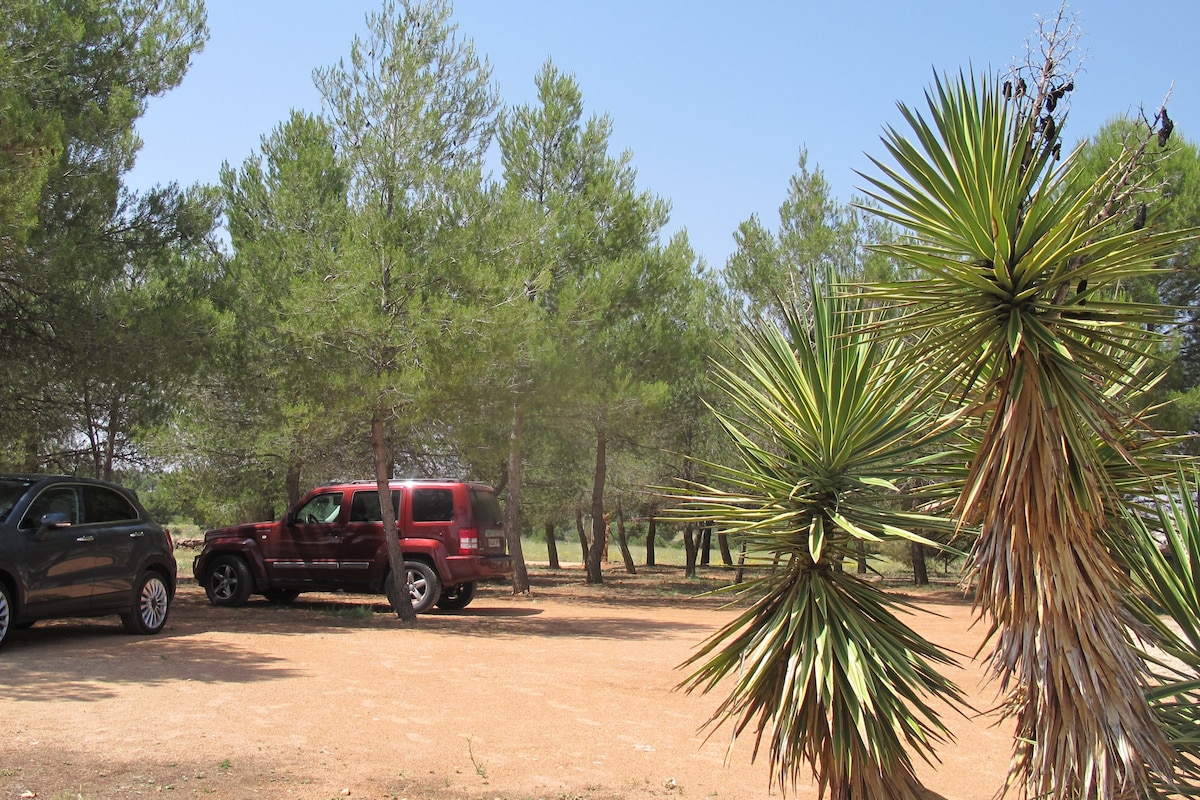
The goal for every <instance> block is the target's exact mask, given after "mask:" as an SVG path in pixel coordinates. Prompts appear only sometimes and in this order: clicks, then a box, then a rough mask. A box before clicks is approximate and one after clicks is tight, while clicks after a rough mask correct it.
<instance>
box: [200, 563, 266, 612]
mask: <svg viewBox="0 0 1200 800" xmlns="http://www.w3.org/2000/svg"><path fill="white" fill-rule="evenodd" d="M253 589H254V577H253V576H252V575H251V574H250V567H249V566H248V565H247V564H246V561H245V559H243V558H242V557H241V556H217V558H215V559H214V560H213V563H212V567H210V568H209V570H208V574H207V575H206V576H204V593H205V594H206V595H208V602H210V603H212V604H213V605H214V606H230V607H235V606H244V605H245V604H246V601H247V600H249V599H250V592H251V591H253Z"/></svg>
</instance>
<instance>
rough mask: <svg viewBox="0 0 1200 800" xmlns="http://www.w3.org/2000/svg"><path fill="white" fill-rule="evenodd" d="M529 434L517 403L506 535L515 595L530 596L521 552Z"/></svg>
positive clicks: (511, 433)
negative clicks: (523, 480) (525, 447)
mask: <svg viewBox="0 0 1200 800" xmlns="http://www.w3.org/2000/svg"><path fill="white" fill-rule="evenodd" d="M524 431H525V411H524V409H522V408H521V404H520V403H519V402H517V403H513V416H512V428H511V429H510V431H509V437H508V479H507V484H508V502H507V503H505V504H504V536H505V538H507V539H508V554H509V555H510V556H512V560H513V574H512V590H513V594H528V593H529V570H528V568H527V567H526V566H525V553H524V552H522V549H521V439H522V437H523V435H524Z"/></svg>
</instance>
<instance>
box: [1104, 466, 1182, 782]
mask: <svg viewBox="0 0 1200 800" xmlns="http://www.w3.org/2000/svg"><path fill="white" fill-rule="evenodd" d="M1145 499H1146V500H1149V501H1150V508H1149V510H1148V511H1141V512H1140V513H1139V511H1137V510H1135V509H1133V508H1130V509H1123V513H1122V515H1121V520H1120V522H1121V524H1119V525H1114V526H1113V527H1114V528H1115V529H1116V530H1120V531H1122V532H1127V533H1128V534H1130V535H1117V536H1113V537H1112V539H1113V548H1114V550H1116V551H1117V552H1118V553H1119V555H1120V556H1121V558H1122V559H1123V561H1124V563H1125V564H1126V565H1127V567H1128V569H1129V571H1130V574H1131V576H1132V577H1133V580H1134V582H1135V585H1136V588H1137V591H1136V592H1135V593H1133V594H1131V595H1130V596H1129V598H1128V605H1129V607H1130V608H1131V609H1132V611H1133V614H1134V616H1135V617H1136V618H1137V619H1138V620H1139V621H1140V623H1141V624H1142V625H1143V626H1144V630H1146V631H1148V634H1147V636H1146V640H1145V644H1146V647H1145V648H1144V649H1143V657H1144V658H1145V660H1146V661H1147V663H1148V664H1150V672H1151V675H1152V678H1151V684H1150V688H1149V692H1148V694H1147V697H1148V699H1149V701H1150V706H1151V708H1152V709H1153V710H1154V713H1155V715H1156V716H1157V718H1158V720H1159V725H1160V727H1161V728H1162V729H1163V730H1164V731H1165V732H1166V734H1167V737H1168V739H1169V740H1170V741H1171V744H1172V746H1173V747H1174V748H1175V751H1176V755H1177V761H1176V771H1175V774H1174V775H1164V776H1157V778H1158V779H1157V780H1156V782H1155V786H1154V789H1155V791H1156V792H1157V793H1158V794H1159V795H1161V796H1171V795H1185V794H1186V795H1188V796H1191V797H1200V511H1198V510H1197V507H1196V502H1197V499H1200V470H1198V469H1197V468H1196V467H1195V466H1192V467H1191V468H1190V469H1184V468H1180V469H1179V470H1178V472H1177V474H1176V477H1175V480H1174V481H1173V482H1171V483H1164V484H1162V485H1161V486H1160V487H1159V490H1158V491H1157V492H1155V493H1154V495H1153V496H1152V497H1150V498H1145Z"/></svg>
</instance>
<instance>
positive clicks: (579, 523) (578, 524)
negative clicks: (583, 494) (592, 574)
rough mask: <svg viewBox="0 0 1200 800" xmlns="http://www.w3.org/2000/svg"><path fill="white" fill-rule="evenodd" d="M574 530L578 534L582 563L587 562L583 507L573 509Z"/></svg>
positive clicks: (586, 538)
mask: <svg viewBox="0 0 1200 800" xmlns="http://www.w3.org/2000/svg"><path fill="white" fill-rule="evenodd" d="M575 532H576V533H578V534H579V552H580V554H581V555H580V558H582V559H583V563H585V564H586V563H587V558H588V537H587V530H586V529H585V528H584V526H583V509H582V508H576V509H575Z"/></svg>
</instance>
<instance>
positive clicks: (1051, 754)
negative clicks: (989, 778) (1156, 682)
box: [867, 75, 1192, 800]
mask: <svg viewBox="0 0 1200 800" xmlns="http://www.w3.org/2000/svg"><path fill="white" fill-rule="evenodd" d="M1023 83H1024V82H1022V85H1023ZM998 84H999V82H998V81H995V82H993V81H991V80H988V79H983V80H976V79H974V78H968V77H966V76H963V75H959V76H958V78H957V79H951V78H945V79H939V80H936V82H935V85H934V87H933V88H932V90H931V91H930V92H929V93H927V96H926V99H927V105H928V119H926V118H925V117H923V116H922V115H921V114H920V113H917V112H914V111H913V110H911V109H909V108H907V107H905V106H901V112H902V114H903V116H904V119H905V121H906V123H907V125H908V127H909V133H908V135H904V134H902V133H900V132H898V131H896V130H895V129H889V130H888V131H887V132H886V134H885V137H884V144H885V147H886V149H887V151H888V153H889V154H890V156H891V158H892V161H893V163H892V164H890V165H889V164H884V163H883V162H881V161H876V162H875V163H876V166H877V167H878V168H879V169H880V170H881V171H882V172H883V177H881V178H873V177H868V178H867V180H869V181H870V183H871V185H872V187H873V188H872V191H871V192H870V196H871V197H872V198H873V199H874V200H875V201H876V203H878V204H879V207H880V209H881V212H880V213H881V214H882V215H883V216H884V217H885V218H886V219H888V220H889V221H891V222H892V223H893V224H895V225H897V226H898V227H900V228H901V229H903V230H905V231H907V232H908V233H909V236H908V238H907V239H904V240H901V241H899V242H897V243H895V244H890V245H881V246H880V250H882V251H883V252H886V253H888V254H889V255H891V256H893V257H895V258H898V259H901V260H903V261H905V262H906V263H908V264H910V265H912V266H913V267H915V268H917V269H918V270H919V271H920V274H921V277H920V278H918V279H917V280H914V281H911V282H905V283H898V284H895V285H891V286H884V287H879V288H878V289H876V290H873V291H872V292H870V294H871V296H872V297H873V298H875V299H876V300H886V301H890V302H892V303H895V304H897V305H898V306H900V307H902V308H904V309H906V310H907V313H905V314H903V315H901V316H899V317H898V318H896V319H894V320H891V321H889V323H888V326H889V328H890V329H891V330H892V331H893V332H894V335H902V334H903V335H907V336H914V335H916V336H919V337H920V342H919V345H918V346H917V347H914V348H913V349H912V350H911V351H909V353H910V354H911V355H912V356H913V357H914V358H915V359H918V360H920V361H921V362H922V363H924V364H925V365H927V366H928V367H930V369H931V370H932V375H931V379H933V380H936V381H941V382H944V383H945V384H946V385H951V386H953V387H955V396H956V397H958V398H959V399H961V401H962V402H963V404H964V405H963V411H962V412H961V413H963V414H965V415H973V416H975V417H977V418H978V419H979V420H980V421H981V424H982V425H983V426H984V429H983V433H982V437H981V439H980V441H979V443H978V448H977V452H976V454H975V455H974V457H973V459H972V460H971V462H970V468H969V472H968V475H967V479H966V483H965V486H964V488H963V491H962V493H961V495H960V498H959V500H958V503H957V507H956V515H957V516H958V518H959V519H961V520H962V521H963V522H964V524H969V525H978V526H979V528H980V536H979V539H978V540H977V543H976V545H975V547H974V548H973V550H972V552H971V557H970V559H969V570H970V576H971V577H972V578H973V579H974V581H975V585H976V594H975V601H976V605H977V608H978V609H979V611H980V612H981V613H982V615H983V616H984V617H985V618H986V620H987V621H988V623H989V629H990V633H989V643H990V647H991V653H990V657H989V659H990V660H989V666H990V668H991V670H992V672H993V673H994V675H995V676H997V677H998V678H999V681H1000V684H1001V687H1002V689H1003V690H1005V691H1006V692H1007V695H1006V697H1007V701H1006V704H1005V712H1006V715H1007V716H1009V717H1011V718H1012V719H1013V720H1014V722H1015V726H1016V740H1015V741H1016V744H1015V748H1014V758H1013V765H1012V774H1011V780H1012V781H1013V782H1017V783H1020V784H1022V785H1023V788H1024V790H1025V791H1026V793H1027V794H1029V795H1032V796H1036V797H1056V798H1058V797H1062V798H1076V797H1078V798H1100V799H1101V800H1108V799H1109V798H1118V797H1125V796H1131V795H1140V794H1142V793H1144V792H1145V791H1146V790H1147V789H1148V787H1149V786H1150V784H1151V781H1152V777H1151V776H1152V775H1153V774H1154V773H1158V774H1169V772H1170V768H1171V760H1172V756H1171V747H1170V744H1169V742H1168V741H1167V738H1166V737H1165V736H1164V734H1163V733H1162V731H1161V730H1160V728H1159V726H1158V724H1157V720H1156V718H1155V715H1154V714H1153V712H1152V710H1151V709H1150V706H1149V704H1148V703H1147V702H1146V699H1145V693H1144V691H1143V690H1144V688H1145V686H1146V675H1145V672H1144V667H1143V662H1142V661H1141V660H1140V659H1139V658H1138V656H1137V654H1136V653H1135V651H1134V650H1133V648H1132V646H1131V641H1130V635H1129V632H1128V628H1127V626H1126V619H1125V617H1124V616H1123V614H1122V603H1123V599H1124V596H1125V593H1126V586H1125V579H1124V576H1123V574H1122V573H1121V571H1120V570H1119V569H1118V568H1117V565H1116V563H1115V562H1114V559H1113V558H1112V557H1111V555H1110V552H1109V550H1108V549H1107V548H1106V546H1105V542H1104V540H1103V536H1102V535H1101V534H1102V531H1103V527H1104V524H1105V515H1106V508H1107V509H1109V510H1111V509H1113V508H1115V505H1114V504H1115V503H1116V502H1117V501H1118V500H1117V494H1118V493H1117V491H1116V488H1115V487H1114V485H1113V482H1112V480H1111V478H1110V476H1109V473H1108V471H1107V469H1106V464H1105V460H1106V458H1108V457H1110V455H1111V454H1113V453H1115V454H1117V456H1118V457H1119V458H1122V459H1124V460H1125V461H1130V462H1131V461H1133V460H1134V456H1133V455H1132V447H1133V446H1134V444H1135V442H1136V440H1137V439H1138V437H1140V436H1141V431H1140V430H1137V428H1139V427H1141V426H1135V429H1131V428H1130V427H1129V426H1128V421H1129V420H1130V419H1135V418H1136V415H1135V414H1134V413H1132V411H1131V410H1130V409H1129V408H1127V406H1126V404H1127V402H1128V400H1129V398H1131V397H1136V396H1137V395H1138V392H1139V390H1140V389H1141V388H1142V387H1141V386H1140V385H1139V381H1140V380H1141V379H1140V377H1139V376H1140V375H1141V374H1144V373H1139V372H1138V371H1137V370H1134V369H1132V366H1131V365H1133V364H1134V363H1136V362H1138V361H1140V360H1142V359H1144V358H1146V357H1147V356H1148V354H1150V353H1151V352H1152V351H1153V349H1154V347H1155V345H1156V342H1155V340H1154V338H1153V336H1152V334H1151V333H1150V332H1149V331H1150V330H1152V329H1153V326H1154V325H1156V324H1161V323H1163V322H1164V321H1165V317H1164V310H1163V309H1161V308H1158V307H1152V306H1145V305H1139V304H1135V303H1130V302H1125V301H1123V300H1121V299H1120V294H1119V292H1118V291H1117V287H1119V285H1120V284H1121V282H1122V281H1127V280H1130V279H1132V278H1135V277H1138V276H1143V275H1150V274H1153V273H1154V272H1155V271H1156V268H1157V267H1156V265H1157V264H1158V263H1160V262H1161V261H1162V260H1163V259H1165V257H1166V256H1167V255H1168V254H1169V253H1171V252H1172V250H1173V249H1174V248H1175V247H1176V246H1177V244H1178V242H1179V240H1180V237H1181V235H1183V234H1180V232H1172V231H1160V230H1155V229H1154V228H1153V226H1149V227H1145V228H1142V227H1141V226H1140V225H1124V226H1121V225H1118V224H1116V221H1117V220H1118V216H1117V215H1114V214H1113V213H1112V212H1113V208H1114V206H1113V204H1112V202H1111V201H1112V200H1113V198H1115V197H1117V196H1118V195H1119V194H1120V193H1121V192H1123V191H1127V190H1128V189H1129V188H1130V186H1129V185H1128V182H1129V180H1130V175H1131V174H1132V173H1131V171H1130V170H1128V169H1127V166H1128V165H1127V164H1117V165H1114V167H1113V169H1112V170H1111V171H1110V173H1109V174H1108V175H1106V176H1104V177H1102V178H1101V179H1099V180H1098V181H1097V182H1095V183H1094V184H1093V183H1090V182H1087V183H1085V182H1083V181H1081V180H1080V179H1079V178H1078V176H1077V175H1076V171H1075V169H1074V166H1073V165H1074V157H1073V156H1072V155H1068V156H1067V157H1066V158H1064V159H1062V160H1061V161H1060V160H1059V155H1060V153H1059V151H1060V140H1059V136H1058V131H1057V130H1055V126H1054V124H1053V122H1050V123H1047V119H1049V117H1048V116H1043V115H1042V106H1041V105H1040V104H1035V105H1034V106H1032V107H1031V106H1030V105H1028V100H1021V99H1020V98H1019V97H1017V96H1016V95H1015V94H1014V93H1013V91H1012V87H1011V85H1009V86H1007V87H1002V86H1000V85H998ZM1046 85H1047V84H1046V83H1043V89H1045V87H1046ZM1118 183H1122V184H1123V185H1122V186H1118V185H1117V184H1118ZM1186 235H1192V234H1190V233H1189V234H1186ZM1101 450H1104V451H1105V452H1101Z"/></svg>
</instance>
